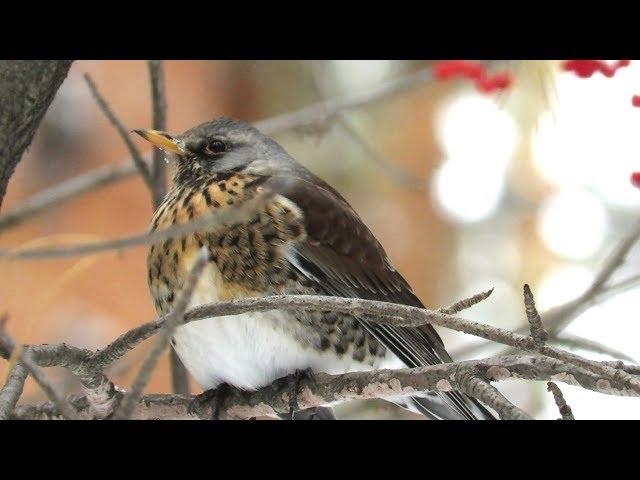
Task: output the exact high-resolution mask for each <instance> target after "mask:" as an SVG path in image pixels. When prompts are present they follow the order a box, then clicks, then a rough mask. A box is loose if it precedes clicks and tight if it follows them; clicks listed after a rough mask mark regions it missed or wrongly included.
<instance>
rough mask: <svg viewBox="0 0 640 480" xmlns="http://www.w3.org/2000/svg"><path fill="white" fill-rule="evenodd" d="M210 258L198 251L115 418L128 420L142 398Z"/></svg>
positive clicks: (204, 251)
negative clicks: (170, 311) (173, 304)
mask: <svg viewBox="0 0 640 480" xmlns="http://www.w3.org/2000/svg"><path fill="white" fill-rule="evenodd" d="M208 258H209V252H208V251H207V249H206V248H205V247H202V248H201V249H200V251H199V252H198V257H197V258H196V261H195V264H194V265H193V267H192V268H191V271H190V272H189V276H188V277H187V281H186V283H185V286H184V288H183V290H182V292H181V293H180V296H179V297H178V299H177V301H176V305H175V308H174V310H173V312H172V313H170V314H169V315H168V316H167V317H166V318H165V322H164V325H163V326H162V330H160V334H159V335H158V338H157V339H156V342H155V343H154V345H153V347H151V350H150V351H149V355H148V356H147V358H146V359H145V361H144V362H143V363H142V367H140V371H139V372H138V375H137V376H136V378H135V380H134V381H133V384H132V385H131V389H130V390H129V392H128V393H127V394H126V395H125V397H124V399H123V401H122V403H121V404H120V407H119V408H118V410H117V411H116V413H115V415H114V418H116V419H119V420H126V419H127V418H129V417H130V416H131V413H132V412H133V409H134V407H135V404H136V403H137V402H138V400H139V399H140V396H141V395H142V391H143V390H144V387H145V386H146V385H147V383H148V382H149V378H151V373H152V372H153V370H154V369H155V367H156V364H157V363H158V360H159V359H160V356H161V355H162V353H163V352H164V351H165V350H166V349H167V347H168V346H169V342H170V341H171V337H172V336H173V333H174V332H175V330H176V328H177V327H178V326H179V325H180V324H182V323H183V321H184V313H185V311H186V310H187V307H188V306H189V302H191V297H192V296H193V291H194V290H195V288H196V284H197V283H198V280H200V276H201V275H202V270H204V267H205V265H206V264H207V260H208Z"/></svg>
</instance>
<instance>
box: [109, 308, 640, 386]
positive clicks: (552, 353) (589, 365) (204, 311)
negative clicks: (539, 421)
mask: <svg viewBox="0 0 640 480" xmlns="http://www.w3.org/2000/svg"><path fill="white" fill-rule="evenodd" d="M276 309H277V310H330V311H336V312H345V313H350V314H351V315H355V316H363V315H366V316H370V317H371V319H372V320H375V321H377V322H381V323H387V324H391V325H397V326H402V327H417V326H421V325H424V324H427V323H428V324H431V325H438V326H441V327H445V328H449V329H452V330H456V331H459V332H464V333H467V334H469V335H475V336H478V337H482V338H485V339H487V340H492V341H494V342H498V343H502V344H504V345H508V346H511V347H515V348H518V349H519V350H526V351H533V352H538V353H540V354H542V355H545V356H549V357H551V358H555V359H557V360H562V361H565V362H567V363H570V364H572V365H576V366H579V367H581V368H585V369H587V370H589V371H592V372H593V373H597V374H599V375H602V376H603V377H604V379H606V380H607V381H609V382H620V383H621V385H623V386H624V388H628V389H630V390H633V391H636V392H639V393H640V380H639V379H638V378H635V377H634V376H632V375H630V374H628V373H627V372H625V371H623V370H621V369H619V368H615V367H611V366H610V365H608V364H606V363H603V362H596V361H592V360H588V359H586V358H583V357H580V356H579V355H575V354H572V353H569V352H566V351H563V350H559V349H557V348H554V347H550V346H547V345H542V346H541V345H540V344H539V342H538V341H536V340H534V339H533V338H532V337H530V336H529V335H521V334H518V333H512V332H509V331H508V330H504V329H502V328H498V327H493V326H490V325H485V324H481V323H478V322H473V321H470V320H466V319H463V318H459V317H455V316H453V315H446V314H443V313H441V312H439V311H433V310H427V309H421V308H417V307H411V306H408V305H400V304H393V303H387V302H380V301H375V300H363V299H355V298H339V297H323V296H316V295H276V296H270V297H255V298H242V299H237V300H230V301H225V302H219V303H210V304H206V305H201V306H198V307H195V308H193V309H191V310H190V311H188V312H187V313H186V314H185V321H186V322H189V321H195V320H199V319H203V318H210V317H218V316H226V315H238V314H241V313H245V312H249V311H252V312H258V311H268V310H276ZM165 321H166V316H165V317H162V318H160V319H157V320H154V321H153V322H150V323H147V324H144V325H141V326H139V327H137V328H136V329H133V330H132V331H131V332H129V336H128V340H134V342H135V344H137V343H138V342H139V341H141V340H139V339H140V337H141V336H144V335H149V336H150V335H152V334H153V332H155V331H156V330H157V329H158V328H159V327H160V326H162V325H163V324H164V322H165ZM139 332H141V333H142V334H141V335H137V333H139ZM146 338H148V337H146ZM121 339H122V337H121ZM124 348H125V346H124V345H122V344H121V345H119V346H118V349H119V350H123V349H124Z"/></svg>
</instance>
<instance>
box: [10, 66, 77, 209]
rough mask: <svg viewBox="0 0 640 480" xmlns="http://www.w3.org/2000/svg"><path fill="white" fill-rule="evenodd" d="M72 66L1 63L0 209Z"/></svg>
mask: <svg viewBox="0 0 640 480" xmlns="http://www.w3.org/2000/svg"><path fill="white" fill-rule="evenodd" d="M71 63H72V61H71V60H4V61H2V62H0V207H1V206H2V200H3V199H4V195H5V193H6V191H7V184H8V183H9V179H10V178H11V175H12V174H13V171H14V169H15V167H16V165H17V164H18V162H19V161H20V159H21V158H22V154H23V153H24V151H25V150H26V149H27V147H28V146H29V145H30V144H31V140H32V139H33V136H34V135H35V133H36V130H37V129H38V126H39V125H40V121H41V120H42V117H43V116H44V114H45V112H46V111H47V109H48V108H49V105H50V104H51V101H52V100H53V97H54V96H55V94H56V92H57V91H58V88H59V87H60V85H61V84H62V82H63V80H64V79H65V78H66V76H67V73H68V72H69V68H70V67H71Z"/></svg>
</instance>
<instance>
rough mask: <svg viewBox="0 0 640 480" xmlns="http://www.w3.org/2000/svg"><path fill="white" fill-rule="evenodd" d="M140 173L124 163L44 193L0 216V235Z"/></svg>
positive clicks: (131, 164) (56, 186) (88, 174)
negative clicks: (44, 213) (31, 219)
mask: <svg viewBox="0 0 640 480" xmlns="http://www.w3.org/2000/svg"><path fill="white" fill-rule="evenodd" d="M137 171H138V170H137V168H136V166H135V164H133V163H122V164H120V165H117V166H111V165H106V166H104V167H100V168H96V169H94V170H90V171H88V172H86V173H83V174H80V175H78V176H76V177H72V178H70V179H69V180H66V181H64V182H61V183H59V184H57V185H54V186H53V187H51V188H47V189H45V190H42V191H40V192H38V193H36V194H35V195H33V196H32V197H30V198H28V199H27V200H25V201H24V202H22V204H20V205H19V206H17V207H16V208H14V209H13V210H9V211H8V212H7V213H5V214H4V215H2V216H0V231H2V230H5V229H8V228H11V227H13V226H16V225H19V224H20V223H22V222H23V221H25V220H27V219H29V218H31V217H33V216H35V215H37V214H38V213H40V212H44V211H46V210H48V209H50V208H52V207H55V206H56V205H60V204H62V203H64V202H67V201H69V200H71V199H72V198H74V197H76V196H78V195H81V194H83V193H85V192H90V191H92V190H95V189H98V188H100V187H102V186H105V185H108V184H110V183H113V182H115V181H116V180H120V179H123V178H128V177H131V176H133V175H134V174H135V173H136V172H137Z"/></svg>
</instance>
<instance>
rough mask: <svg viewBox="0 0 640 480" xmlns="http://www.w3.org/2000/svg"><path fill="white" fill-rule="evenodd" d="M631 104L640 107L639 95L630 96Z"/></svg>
mask: <svg viewBox="0 0 640 480" xmlns="http://www.w3.org/2000/svg"><path fill="white" fill-rule="evenodd" d="M631 105H633V106H634V107H640V95H634V96H633V97H631Z"/></svg>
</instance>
